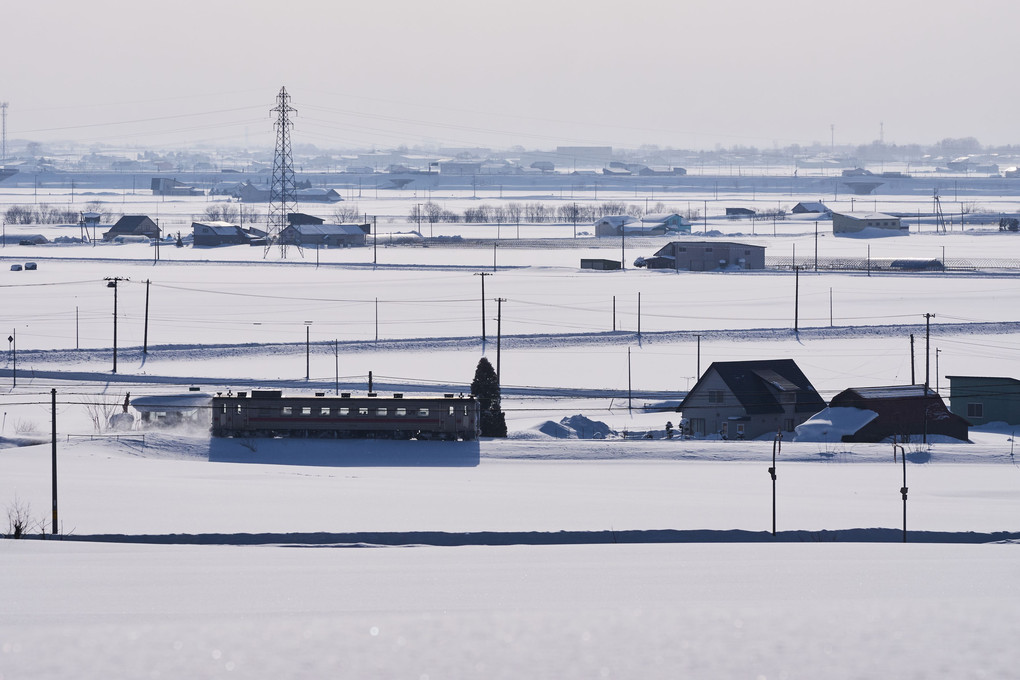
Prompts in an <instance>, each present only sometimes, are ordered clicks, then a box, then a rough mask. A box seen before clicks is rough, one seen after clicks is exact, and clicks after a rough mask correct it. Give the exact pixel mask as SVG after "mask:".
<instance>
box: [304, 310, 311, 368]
mask: <svg viewBox="0 0 1020 680" xmlns="http://www.w3.org/2000/svg"><path fill="white" fill-rule="evenodd" d="M311 323H312V322H311V321H305V380H310V379H311V376H312V327H311Z"/></svg>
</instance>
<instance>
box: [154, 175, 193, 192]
mask: <svg viewBox="0 0 1020 680" xmlns="http://www.w3.org/2000/svg"><path fill="white" fill-rule="evenodd" d="M151 188H152V195H153V196H202V195H203V194H205V192H204V191H202V190H201V189H198V188H196V187H193V186H188V185H187V184H184V183H183V182H178V181H177V180H175V179H171V178H169V177H153V178H152V183H151Z"/></svg>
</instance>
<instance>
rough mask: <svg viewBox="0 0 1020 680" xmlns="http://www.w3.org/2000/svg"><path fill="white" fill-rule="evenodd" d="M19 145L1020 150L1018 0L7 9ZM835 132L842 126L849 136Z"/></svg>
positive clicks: (72, 4)
mask: <svg viewBox="0 0 1020 680" xmlns="http://www.w3.org/2000/svg"><path fill="white" fill-rule="evenodd" d="M3 15H4V24H5V28H6V30H5V31H4V35H3V54H4V56H3V61H2V64H3V65H2V73H3V77H2V78H0V101H7V102H9V108H8V118H7V130H8V139H9V140H11V141H13V140H16V139H30V140H36V141H42V142H46V141H50V140H57V139H69V140H74V141H76V142H79V143H81V144H83V145H91V144H94V143H104V144H112V145H122V144H128V145H136V144H172V145H180V146H184V145H187V144H189V143H206V142H209V143H215V142H217V141H222V142H225V143H229V144H232V145H247V146H251V147H255V146H272V144H273V141H274V138H273V129H272V118H271V116H270V113H269V110H270V109H271V108H272V107H273V105H274V99H275V96H276V94H277V93H278V92H279V90H280V87H281V86H286V88H287V91H288V92H289V93H290V94H291V96H292V97H293V100H292V105H293V106H294V107H295V108H296V109H297V110H298V114H297V117H296V118H295V126H294V129H293V133H292V139H293V142H294V144H301V143H306V142H307V143H311V144H315V145H317V146H321V147H324V148H336V147H346V146H359V147H364V146H375V147H380V148H388V147H393V146H397V145H399V144H407V145H409V146H414V145H418V144H429V145H433V144H440V145H445V146H474V145H486V146H493V147H497V148H509V147H512V146H515V145H521V146H524V147H526V148H552V147H555V146H557V145H567V144H601V145H612V146H617V147H622V146H638V145H641V144H656V145H659V146H672V147H681V148H712V147H714V146H716V145H723V146H733V145H755V146H759V147H772V146H776V145H778V146H785V145H788V144H791V143H799V144H810V143H812V142H822V143H825V144H828V143H829V142H830V139H831V138H832V137H833V136H834V138H835V142H836V143H837V144H843V143H854V144H858V143H869V142H872V141H874V140H877V139H879V135H880V134H882V130H884V139H885V141H886V142H889V143H897V144H906V143H914V142H918V143H930V142H935V141H938V140H939V139H942V138H945V137H965V136H973V137H977V138H978V139H979V140H980V141H981V142H982V143H984V144H1006V143H1017V142H1020V139H1018V136H1017V134H1016V129H1017V126H1016V121H1017V119H1018V115H1017V112H1018V108H1020V107H1018V104H1020V101H1018V100H1020V90H1018V88H1017V82H1016V72H1017V67H1016V65H1015V64H1016V41H1017V35H1016V32H1015V30H1014V29H1015V28H1016V27H1017V26H1018V25H1020V21H1018V19H1020V4H1017V3H1015V2H1011V1H1007V0H971V1H970V2H948V1H945V0H929V1H928V2H921V1H913V0H884V1H875V0H851V1H848V2H839V3H835V2H824V1H819V0H813V1H806V0H805V1H801V0H769V1H754V0H746V1H745V0H740V1H736V0H730V1H726V0H660V1H652V0H613V1H608V2H606V1H603V0H585V1H579V2H575V1H573V0H569V1H568V0H514V1H513V2H486V1H484V0H474V1H467V0H428V1H426V0H420V1H409V0H379V1H374V2H369V1H365V2H342V3H341V2H310V1H307V0H286V1H280V2H269V1H267V0H246V1H245V2H233V1H230V2H228V1H220V0H203V1H201V2H199V1H196V0H174V1H173V2H166V3H140V2H137V1H134V0H132V1H122V0H88V2H82V1H81V0H47V1H45V2H34V3H31V2H11V3H5V4H4V10H3ZM830 126H831V127H830Z"/></svg>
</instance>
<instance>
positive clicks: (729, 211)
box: [726, 208, 755, 217]
mask: <svg viewBox="0 0 1020 680" xmlns="http://www.w3.org/2000/svg"><path fill="white" fill-rule="evenodd" d="M754 215H755V212H754V210H752V209H751V208H726V217H754Z"/></svg>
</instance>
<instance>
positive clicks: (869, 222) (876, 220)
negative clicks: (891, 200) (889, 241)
mask: <svg viewBox="0 0 1020 680" xmlns="http://www.w3.org/2000/svg"><path fill="white" fill-rule="evenodd" d="M865 229H880V230H882V231H886V232H892V233H900V232H902V233H906V232H907V230H908V226H907V225H906V224H903V222H902V220H900V218H899V217H895V216H893V215H886V214H885V213H878V212H851V213H832V233H833V234H836V235H838V234H858V233H860V232H862V231H864V230H865Z"/></svg>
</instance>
